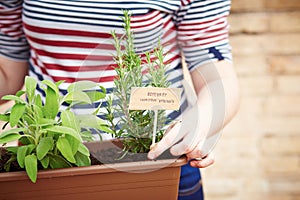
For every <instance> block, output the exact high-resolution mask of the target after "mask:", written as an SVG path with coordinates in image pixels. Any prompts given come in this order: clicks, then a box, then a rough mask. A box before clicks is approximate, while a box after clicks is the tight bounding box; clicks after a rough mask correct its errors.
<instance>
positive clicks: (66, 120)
mask: <svg viewBox="0 0 300 200" xmlns="http://www.w3.org/2000/svg"><path fill="white" fill-rule="evenodd" d="M60 117H61V121H62V125H63V126H65V127H69V128H73V129H75V130H76V131H77V132H78V133H79V132H80V126H79V122H78V120H77V118H76V116H75V114H74V113H73V112H71V111H69V110H64V111H62V112H61V115H60Z"/></svg>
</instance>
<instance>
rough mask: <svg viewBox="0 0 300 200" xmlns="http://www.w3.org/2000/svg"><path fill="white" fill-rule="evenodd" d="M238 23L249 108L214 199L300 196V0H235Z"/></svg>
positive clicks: (239, 66)
mask: <svg viewBox="0 0 300 200" xmlns="http://www.w3.org/2000/svg"><path fill="white" fill-rule="evenodd" d="M230 24H231V31H230V34H231V35H230V40H231V45H232V48H233V56H234V63H235V67H236V70H237V72H238V75H239V79H240V85H241V93H242V97H241V98H242V99H241V107H240V111H239V113H238V115H237V116H236V118H235V119H234V120H233V121H232V122H231V123H230V124H229V125H228V126H227V127H226V128H225V129H224V131H223V133H222V137H221V139H220V141H219V143H218V145H217V146H216V149H215V151H214V152H215V158H216V163H215V164H214V165H213V166H211V167H209V168H207V169H204V170H202V172H203V177H204V180H203V184H204V190H205V194H206V197H207V198H206V200H253V199H255V200H300V0H251V1H249V0H232V9H231V15H230Z"/></svg>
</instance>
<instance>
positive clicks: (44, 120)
mask: <svg viewBox="0 0 300 200" xmlns="http://www.w3.org/2000/svg"><path fill="white" fill-rule="evenodd" d="M56 124H57V121H56V120H54V119H48V118H40V119H38V120H37V124H33V125H32V126H38V127H47V126H53V125H56Z"/></svg>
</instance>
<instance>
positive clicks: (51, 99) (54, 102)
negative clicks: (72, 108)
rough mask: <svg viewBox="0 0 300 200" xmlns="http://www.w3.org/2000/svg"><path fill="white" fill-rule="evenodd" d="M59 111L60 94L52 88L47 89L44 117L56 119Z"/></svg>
mask: <svg viewBox="0 0 300 200" xmlns="http://www.w3.org/2000/svg"><path fill="white" fill-rule="evenodd" d="M58 111H59V103H58V93H57V92H55V90H53V89H52V88H50V87H47V89H46V102H45V106H44V116H45V117H46V118H49V119H54V118H55V117H56V116H57V114H58Z"/></svg>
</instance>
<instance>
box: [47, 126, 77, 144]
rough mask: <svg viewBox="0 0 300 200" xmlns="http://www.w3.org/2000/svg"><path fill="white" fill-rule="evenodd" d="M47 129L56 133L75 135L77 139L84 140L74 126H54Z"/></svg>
mask: <svg viewBox="0 0 300 200" xmlns="http://www.w3.org/2000/svg"><path fill="white" fill-rule="evenodd" d="M45 130H46V131H50V132H52V133H54V134H60V135H63V134H67V135H70V136H72V137H74V138H75V139H76V140H78V141H80V142H82V139H81V137H80V135H79V134H78V133H77V132H76V131H75V130H74V129H72V128H69V127H64V126H53V127H49V128H46V129H45Z"/></svg>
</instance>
